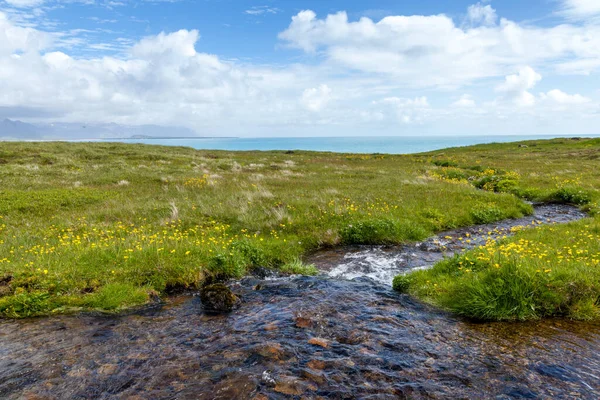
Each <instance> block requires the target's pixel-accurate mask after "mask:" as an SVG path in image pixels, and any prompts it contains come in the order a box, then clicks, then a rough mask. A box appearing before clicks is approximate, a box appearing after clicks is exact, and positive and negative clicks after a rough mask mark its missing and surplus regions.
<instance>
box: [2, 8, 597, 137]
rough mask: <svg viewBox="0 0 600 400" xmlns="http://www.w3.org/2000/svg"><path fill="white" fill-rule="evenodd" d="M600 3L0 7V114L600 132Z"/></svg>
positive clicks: (333, 131) (306, 127)
mask: <svg viewBox="0 0 600 400" xmlns="http://www.w3.org/2000/svg"><path fill="white" fill-rule="evenodd" d="M599 73H600V1H598V0H529V1H527V2H524V1H516V0H496V1H479V2H477V1H474V0H471V1H457V0H455V1H434V0H422V1H418V2H416V1H406V0H381V1H370V2H364V1H348V0H346V1H338V0H303V1H296V0H285V1H281V0H270V1H268V0H266V1H258V2H257V1H246V0H200V1H186V0H181V1H177V0H146V1H127V0H113V1H94V0H69V1H56V0H4V1H3V0H0V78H1V79H0V117H2V118H11V117H14V116H15V115H19V116H23V115H25V116H27V118H21V119H24V120H27V121H28V122H50V121H55V122H78V123H79V122H85V123H93V122H118V123H122V124H130V125H140V124H160V125H167V126H173V125H177V126H185V127H188V128H191V129H194V130H195V131H196V132H198V133H199V134H206V135H225V136H228V135H239V136H286V135H288V136H319V135H326V136H338V135H370V134H378V135H409V134H432V135H434V134H435V135H439V134H447V135H452V134H473V135H477V134H525V133H526V134H535V133H539V134H584V133H600V132H598V129H597V128H596V127H597V126H600V124H599V122H600V91H599V89H600V79H598V74H599Z"/></svg>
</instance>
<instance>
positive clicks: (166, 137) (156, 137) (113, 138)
mask: <svg viewBox="0 0 600 400" xmlns="http://www.w3.org/2000/svg"><path fill="white" fill-rule="evenodd" d="M140 139H143V140H166V139H176V140H194V139H239V138H238V137H237V136H148V135H133V136H129V137H124V138H119V137H109V138H101V139H98V140H140Z"/></svg>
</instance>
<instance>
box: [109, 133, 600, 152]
mask: <svg viewBox="0 0 600 400" xmlns="http://www.w3.org/2000/svg"><path fill="white" fill-rule="evenodd" d="M556 137H568V136H557V135H554V136H550V135H547V136H545V135H505V136H419V137H417V136H396V137H305V138H283V137H278V138H198V139H196V138H192V139H119V140H118V141H119V142H124V143H145V144H156V145H166V146H185V147H192V148H194V149H206V150H232V151H233V150H312V151H330V152H336V153H387V154H410V153H421V152H426V151H431V150H439V149H444V148H448V147H459V146H470V145H474V144H482V143H494V142H496V143H499V142H516V141H521V140H532V139H551V138H556ZM581 137H597V136H589V135H582V136H581ZM107 141H115V139H110V140H107Z"/></svg>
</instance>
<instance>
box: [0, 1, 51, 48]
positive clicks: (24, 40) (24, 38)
mask: <svg viewBox="0 0 600 400" xmlns="http://www.w3.org/2000/svg"><path fill="white" fill-rule="evenodd" d="M51 43H52V36H51V35H49V34H47V33H45V32H41V31H38V30H36V29H33V28H23V27H19V26H15V25H14V24H12V23H11V22H10V21H9V20H8V17H7V16H6V14H4V13H2V12H0V56H1V55H7V54H8V55H10V54H13V53H14V52H31V51H39V50H42V49H44V48H47V47H48V46H49V45H50V44H51Z"/></svg>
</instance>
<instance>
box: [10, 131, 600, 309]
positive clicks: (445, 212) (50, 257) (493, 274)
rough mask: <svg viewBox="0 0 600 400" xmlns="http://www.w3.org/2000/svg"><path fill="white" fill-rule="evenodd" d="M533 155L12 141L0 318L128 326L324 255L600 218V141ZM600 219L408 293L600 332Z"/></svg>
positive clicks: (493, 247)
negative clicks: (77, 315)
mask: <svg viewBox="0 0 600 400" xmlns="http://www.w3.org/2000/svg"><path fill="white" fill-rule="evenodd" d="M521 146H527V147H519V145H517V144H515V143H511V144H493V145H485V146H473V147H467V148H457V149H448V150H444V151H437V152H431V153H427V154H418V155H380V154H373V155H353V154H334V153H315V152H304V151H288V152H284V151H279V152H277V151H273V152H226V151H212V150H211V151H198V150H193V149H189V148H177V147H161V146H148V145H133V144H113V143H20V142H19V143H16V142H4V143H0V185H1V186H0V316H3V317H10V318H13V317H15V318H18V317H29V316H36V315H50V314H56V313H67V312H75V311H79V310H99V311H108V312H113V311H118V310H122V309H124V308H127V307H132V306H138V305H142V304H146V303H148V302H152V301H156V300H157V299H158V298H160V297H161V296H165V295H167V294H169V293H172V292H175V291H178V290H181V289H186V288H197V287H198V286H199V285H201V284H202V283H203V282H205V281H206V280H215V279H226V278H230V277H241V276H243V275H244V274H246V273H247V272H249V271H251V270H252V269H254V268H259V267H267V268H273V269H280V270H281V271H283V272H286V273H315V272H316V271H315V269H314V268H313V267H311V266H308V265H304V264H303V263H302V261H301V259H302V256H303V255H304V254H307V253H308V252H311V251H314V250H315V249H317V248H321V247H328V246H337V245H343V244H383V243H387V244H395V243H403V242H407V241H415V240H421V239H424V238H426V237H428V236H430V235H432V234H434V233H435V232H439V231H443V230H447V229H452V228H456V227H461V226H467V225H472V224H477V223H488V222H493V221H496V220H500V219H505V218H510V217H520V216H523V215H527V214H530V213H531V212H532V207H531V206H530V205H529V204H527V203H526V202H524V201H523V199H529V200H535V201H551V202H562V203H573V204H577V205H580V206H581V207H584V208H585V209H586V210H587V211H589V212H590V213H591V215H594V214H596V213H598V211H600V207H599V206H598V202H599V200H600V191H599V189H600V169H599V168H598V166H599V165H600V140H596V139H590V140H588V139H586V140H578V141H575V140H552V141H539V142H526V143H525V144H524V145H523V144H522V145H521ZM599 222H600V220H599V219H598V218H589V219H586V220H584V221H581V222H578V223H573V224H570V225H567V226H564V227H563V226H560V227H559V226H554V227H546V228H537V229H535V230H532V231H526V232H523V233H522V234H519V235H517V236H516V237H515V238H511V239H508V240H507V241H506V243H504V242H503V243H501V244H493V243H490V244H489V246H486V248H484V249H477V250H475V251H474V253H473V254H471V253H469V254H465V255H463V256H461V257H472V258H473V257H474V258H477V257H480V258H481V257H484V256H485V257H486V258H485V259H481V260H478V262H477V267H472V268H467V269H470V272H469V273H465V272H464V269H459V268H463V267H462V266H463V264H464V263H465V261H461V260H462V259H459V258H456V259H451V260H447V261H444V262H442V263H440V264H439V265H437V266H436V267H435V268H434V269H432V270H431V271H425V272H418V273H415V274H412V275H409V276H406V277H400V278H398V279H397V280H396V282H395V287H396V288H397V289H399V290H402V291H406V292H408V293H411V294H414V295H416V296H418V297H420V298H422V299H424V300H425V301H428V302H431V303H433V304H436V305H439V306H441V307H444V308H447V309H450V310H453V311H455V312H458V313H460V314H464V315H468V316H472V317H475V318H481V319H515V318H519V319H527V318H537V317H541V316H546V315H566V316H569V317H573V318H583V319H586V318H595V317H598V305H599V304H598V303H599V301H598V299H599V296H600V273H599V272H598V256H597V254H598V247H599V239H600V238H599V233H600V223H599ZM551 229H556V230H559V232H556V231H551ZM520 240H525V241H526V242H519V241H520ZM510 243H521V246H522V247H523V248H526V249H529V250H531V249H535V251H533V250H532V251H529V252H527V251H521V252H517V251H516V250H514V248H513V247H511V250H510V251H511V252H510V253H509V252H508V251H507V250H506V249H505V247H502V246H509V244H510ZM538 249H539V250H540V251H544V252H545V254H546V255H545V256H544V259H543V260H542V261H543V263H542V261H539V262H538V261H537V259H536V258H535V257H534V255H535V252H536V251H537V250H538ZM559 250H560V251H559ZM569 250H570V251H569ZM579 251H582V252H583V253H581V252H579ZM477 252H481V253H482V254H483V253H485V254H484V255H481V254H479V255H477V254H475V253H477ZM461 262H462V264H461ZM469 262H470V261H469ZM496 264H499V265H500V267H497V265H496ZM469 265H470V264H469ZM548 269H550V270H551V271H550V272H547V271H546V270H548ZM537 270H540V271H541V272H536V271H537ZM515 271H516V272H515ZM498 274H504V275H502V276H500V277H497V275H498ZM536 274H537V275H536ZM517 276H518V277H519V279H520V281H519V282H521V280H523V281H526V280H528V279H529V280H530V281H534V283H535V284H534V285H533V286H534V287H533V288H532V287H529V286H527V285H525V284H522V285H521V286H523V288H522V289H518V290H520V291H523V292H524V293H525V295H526V296H527V298H528V299H529V302H528V303H527V302H526V303H523V304H521V305H520V306H516V307H515V306H514V305H513V304H511V303H510V301H509V300H506V299H498V298H497V297H498V293H496V292H498V291H500V292H502V293H504V292H505V291H502V290H503V289H502V288H503V287H504V286H511V285H513V283H515V282H512V281H511V279H512V278H514V277H517ZM507 277H508V278H507ZM534 278H535V279H534ZM514 279H516V278H514ZM500 281H502V282H504V283H499V282H500ZM489 282H492V283H493V285H492V286H491V287H490V288H489V289H488V283H489ZM502 285H504V286H502ZM515 285H516V283H515ZM496 286H498V287H500V289H498V290H496V289H494V290H496V291H494V290H492V289H493V288H496ZM511 287H512V286H511ZM519 287H520V286H519ZM501 289H502V290H501ZM515 290H516V289H515ZM461 292H462V293H468V296H460V293H461ZM502 293H501V294H500V297H502V296H503V294H502ZM486 296H487V297H486ZM494 296H496V297H494ZM504 296H505V297H509V298H512V299H513V300H514V301H516V302H520V301H521V300H519V299H520V298H519V296H521V293H520V292H519V293H515V294H508V295H504ZM490 299H491V300H490ZM494 299H495V300H494ZM494 301H496V303H498V304H497V305H496V306H494V304H495V303H494ZM537 304H544V306H543V307H542V308H538V307H537ZM529 309H533V310H534V311H533V312H529V311H528V310H529ZM523 310H527V311H523Z"/></svg>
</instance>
